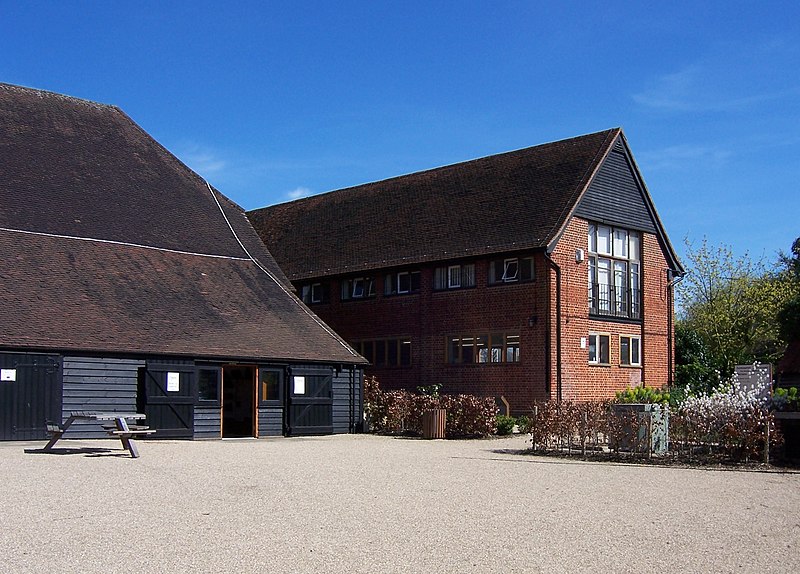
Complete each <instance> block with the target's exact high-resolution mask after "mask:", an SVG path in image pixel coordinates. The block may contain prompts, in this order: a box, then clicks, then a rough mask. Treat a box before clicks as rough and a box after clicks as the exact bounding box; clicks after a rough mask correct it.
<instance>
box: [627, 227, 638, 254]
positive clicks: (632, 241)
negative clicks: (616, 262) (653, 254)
mask: <svg viewBox="0 0 800 574" xmlns="http://www.w3.org/2000/svg"><path fill="white" fill-rule="evenodd" d="M628 245H630V251H629V256H630V258H631V259H632V260H633V261H639V258H640V252H639V234H638V233H633V232H631V234H630V237H629V238H628Z"/></svg>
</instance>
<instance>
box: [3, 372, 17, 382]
mask: <svg viewBox="0 0 800 574" xmlns="http://www.w3.org/2000/svg"><path fill="white" fill-rule="evenodd" d="M16 380H17V369H0V381H3V382H9V383H13V382H14V381H16Z"/></svg>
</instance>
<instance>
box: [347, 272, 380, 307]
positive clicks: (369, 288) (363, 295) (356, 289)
mask: <svg viewBox="0 0 800 574" xmlns="http://www.w3.org/2000/svg"><path fill="white" fill-rule="evenodd" d="M374 296H375V280H374V279H373V278H372V277H355V278H353V279H344V280H342V301H349V300H350V299H367V298H370V297H374Z"/></svg>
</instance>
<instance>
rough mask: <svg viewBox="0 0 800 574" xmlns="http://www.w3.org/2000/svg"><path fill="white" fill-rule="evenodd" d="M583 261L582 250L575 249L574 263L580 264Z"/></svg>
mask: <svg viewBox="0 0 800 574" xmlns="http://www.w3.org/2000/svg"><path fill="white" fill-rule="evenodd" d="M584 259H586V255H585V254H584V252H583V249H576V250H575V263H581V262H582V261H583V260H584Z"/></svg>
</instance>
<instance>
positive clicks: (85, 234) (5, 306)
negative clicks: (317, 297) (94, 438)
mask: <svg viewBox="0 0 800 574" xmlns="http://www.w3.org/2000/svg"><path fill="white" fill-rule="evenodd" d="M223 214H224V215H223ZM0 253H1V254H2V257H1V258H0V325H2V328H0V348H39V349H52V350H72V351H79V350H85V351H107V352H117V353H118V352H125V353H147V354H181V355H191V356H195V357H218V358H226V359H233V358H239V359H248V358H253V359H254V358H259V359H284V360H302V361H330V362H361V361H362V359H360V358H359V357H358V356H357V355H354V354H353V352H352V351H351V350H350V349H349V348H348V347H347V346H346V345H345V344H344V343H343V341H342V340H341V339H340V338H339V337H338V336H336V335H335V334H333V333H332V332H331V331H330V330H329V329H328V328H327V327H325V326H324V324H322V323H321V322H320V321H319V319H318V318H316V317H315V316H314V315H313V314H312V313H311V312H310V311H308V309H307V308H306V307H305V306H303V305H302V304H301V303H300V302H299V301H298V300H297V298H296V297H294V296H293V295H292V294H290V293H288V292H287V287H289V283H288V281H287V279H286V277H285V275H284V274H283V273H282V271H281V270H280V268H279V267H278V265H277V264H276V262H275V260H274V259H273V257H272V256H271V255H270V253H269V252H268V251H267V250H266V249H265V248H264V245H263V243H262V242H261V241H260V240H259V238H258V236H257V235H256V233H255V231H254V230H253V228H252V226H251V225H250V223H249V221H248V220H247V217H246V216H245V214H244V212H243V210H242V209H241V208H240V207H239V206H238V205H236V204H235V203H233V202H232V201H230V200H228V199H227V198H226V197H224V196H223V195H222V194H220V193H219V192H218V191H216V190H214V189H213V188H211V187H210V186H209V185H208V184H207V183H206V182H205V181H204V180H203V179H202V178H201V177H200V176H198V175H197V174H196V173H194V172H193V171H191V170H190V169H189V168H187V167H186V166H185V165H183V164H182V163H181V162H180V161H179V160H178V159H177V158H175V157H174V156H173V155H172V154H170V153H169V152H168V151H167V150H165V149H164V148H163V147H162V146H161V145H159V144H158V143H157V142H156V141H155V140H153V139H152V138H151V137H150V136H148V135H147V134H146V133H145V132H144V131H143V130H142V129H141V128H139V126H137V125H136V124H135V123H133V121H131V120H130V118H128V116H126V115H125V114H124V113H123V112H122V111H120V110H119V109H118V108H116V107H113V106H108V105H103V104H96V103H93V102H87V101H85V100H79V99H75V98H70V97H67V96H62V95H58V94H53V93H49V92H42V91H39V90H33V89H29V88H20V87H16V86H10V85H7V84H0Z"/></svg>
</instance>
